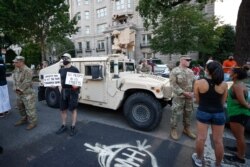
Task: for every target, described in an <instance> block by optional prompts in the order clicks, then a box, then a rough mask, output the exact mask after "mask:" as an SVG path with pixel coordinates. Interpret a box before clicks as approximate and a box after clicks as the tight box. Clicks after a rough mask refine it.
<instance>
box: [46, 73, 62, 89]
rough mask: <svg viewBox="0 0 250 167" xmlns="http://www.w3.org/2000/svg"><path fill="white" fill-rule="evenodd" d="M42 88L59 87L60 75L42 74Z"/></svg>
mask: <svg viewBox="0 0 250 167" xmlns="http://www.w3.org/2000/svg"><path fill="white" fill-rule="evenodd" d="M43 83H44V87H54V86H61V77H60V74H44V78H43Z"/></svg>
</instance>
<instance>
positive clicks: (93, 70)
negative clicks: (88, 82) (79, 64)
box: [85, 65, 103, 79]
mask: <svg viewBox="0 0 250 167" xmlns="http://www.w3.org/2000/svg"><path fill="white" fill-rule="evenodd" d="M102 71H103V70H102V66H101V65H87V66H85V76H86V77H87V78H89V77H91V78H90V79H100V78H103V74H102Z"/></svg>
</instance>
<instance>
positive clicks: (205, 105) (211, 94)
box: [198, 78, 223, 113]
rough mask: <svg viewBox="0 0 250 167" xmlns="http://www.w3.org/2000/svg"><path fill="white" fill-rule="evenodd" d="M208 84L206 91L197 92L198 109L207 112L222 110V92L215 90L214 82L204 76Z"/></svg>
mask: <svg viewBox="0 0 250 167" xmlns="http://www.w3.org/2000/svg"><path fill="white" fill-rule="evenodd" d="M204 79H205V80H206V81H207V82H208V85H209V88H208V91H207V92H205V93H199V97H200V100H199V106H198V109H199V110H201V111H204V112H208V113H219V112H223V104H222V96H223V94H220V93H217V92H216V91H215V84H214V83H213V82H212V80H211V79H207V78H204Z"/></svg>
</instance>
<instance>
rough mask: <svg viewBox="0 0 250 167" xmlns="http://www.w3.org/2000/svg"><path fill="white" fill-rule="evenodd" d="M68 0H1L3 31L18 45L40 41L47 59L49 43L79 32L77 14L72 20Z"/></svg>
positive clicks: (42, 54) (43, 54) (0, 10)
mask: <svg viewBox="0 0 250 167" xmlns="http://www.w3.org/2000/svg"><path fill="white" fill-rule="evenodd" d="M68 9H69V6H68V5H67V4H65V0H18V1H17V0H8V1H6V0H0V22H1V23H4V24H1V26H0V27H1V28H2V29H3V31H4V33H6V34H8V35H9V36H11V37H14V38H15V39H16V41H18V43H19V44H25V43H34V44H38V46H39V48H40V51H41V60H45V57H46V55H45V54H46V49H47V45H46V44H47V42H48V41H52V40H60V39H63V38H64V37H65V36H70V35H72V34H74V33H75V32H77V31H78V27H76V26H75V25H76V24H77V20H76V16H74V17H73V18H72V19H71V20H70V18H69V13H68Z"/></svg>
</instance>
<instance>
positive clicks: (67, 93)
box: [56, 53, 80, 136]
mask: <svg viewBox="0 0 250 167" xmlns="http://www.w3.org/2000/svg"><path fill="white" fill-rule="evenodd" d="M62 60H63V65H64V68H61V69H60V70H59V74H60V77H61V87H62V89H61V97H60V110H61V118H62V126H61V127H60V129H59V130H58V131H57V132H56V134H61V133H64V132H66V131H67V126H66V120H67V110H69V111H70V112H71V113H72V124H71V127H70V136H74V135H75V134H76V128H75V124H76V119H77V105H78V96H79V88H80V87H79V86H76V85H75V84H74V85H73V84H72V85H71V84H70V83H66V80H68V79H67V73H79V70H78V69H77V68H76V67H74V66H72V65H71V55H70V54H68V53H65V54H64V55H63V56H62Z"/></svg>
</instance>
